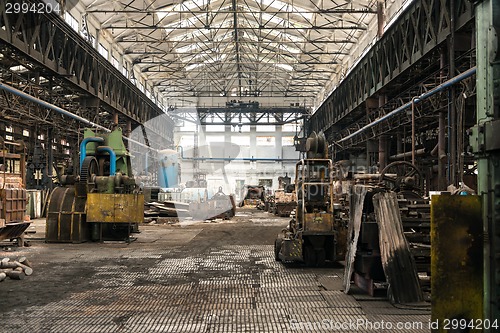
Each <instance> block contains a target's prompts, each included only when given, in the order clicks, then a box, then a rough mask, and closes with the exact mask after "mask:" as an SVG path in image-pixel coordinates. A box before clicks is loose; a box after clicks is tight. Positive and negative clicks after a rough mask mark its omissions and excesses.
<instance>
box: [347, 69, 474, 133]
mask: <svg viewBox="0 0 500 333" xmlns="http://www.w3.org/2000/svg"><path fill="white" fill-rule="evenodd" d="M474 74H476V66H474V67H472V68H470V69H468V70H466V71H465V72H463V73H461V74H459V75H457V76H455V77H454V78H452V79H449V80H448V81H446V82H444V83H442V84H440V85H439V86H437V87H436V88H434V89H432V90H429V91H428V92H426V93H423V94H422V95H420V96H418V97H416V98H415V99H414V103H415V104H416V103H420V102H422V101H423V100H425V99H427V98H429V97H431V96H432V95H434V94H437V93H438V92H440V91H442V90H444V89H446V88H449V87H451V86H452V85H454V84H456V83H458V82H460V81H462V80H464V79H466V78H468V77H471V76H472V75H474ZM411 105H412V102H408V103H406V104H404V105H402V106H400V107H399V108H397V109H395V110H393V111H391V112H389V113H388V114H386V115H385V116H383V117H381V118H379V119H377V120H374V121H372V122H371V123H369V124H367V125H365V126H363V127H362V128H360V129H359V130H357V131H356V132H354V133H351V134H349V135H348V136H346V137H343V138H342V139H340V140H339V141H338V142H339V143H340V142H343V141H347V140H349V139H351V138H353V137H355V136H357V135H359V134H361V133H363V132H365V131H366V130H368V129H370V128H372V127H373V126H375V125H377V124H380V123H381V122H383V121H385V120H387V119H389V118H392V117H394V116H395V115H397V114H399V113H401V112H403V111H404V110H406V109H408V108H410V107H411Z"/></svg>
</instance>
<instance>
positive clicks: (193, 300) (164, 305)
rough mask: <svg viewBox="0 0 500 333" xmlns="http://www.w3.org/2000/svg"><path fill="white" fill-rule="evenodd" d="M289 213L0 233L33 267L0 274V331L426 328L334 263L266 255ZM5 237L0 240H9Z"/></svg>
mask: <svg viewBox="0 0 500 333" xmlns="http://www.w3.org/2000/svg"><path fill="white" fill-rule="evenodd" d="M287 223H288V219H287V218H276V217H274V216H273V215H269V214H267V213H265V212H260V211H257V210H248V209H247V210H239V211H238V214H237V217H236V218H234V219H233V220H231V221H225V222H212V223H194V224H189V225H178V224H177V225H143V226H141V233H140V234H137V235H136V236H137V238H138V239H137V241H135V242H132V243H131V244H126V243H105V244H96V243H84V244H47V243H44V242H43V240H42V239H43V233H44V232H43V231H44V221H37V222H36V223H34V224H33V227H32V228H31V229H32V230H36V233H35V234H31V235H30V236H29V237H31V241H30V243H31V245H32V246H31V247H27V248H16V247H12V246H10V245H9V243H5V242H4V243H0V258H3V257H10V258H16V257H18V256H26V257H28V258H29V259H30V260H31V262H32V264H33V266H34V274H33V275H32V276H29V277H26V278H25V279H24V280H22V281H14V280H10V279H7V280H5V281H4V282H1V283H0V332H2V333H7V332H29V333H38V332H43V333H49V332H64V333H73V332H75V333H76V332H83V333H90V332H178V333H184V332H317V331H321V332H328V331H330V332H331V331H340V332H430V330H429V329H428V322H429V320H430V312H429V309H428V308H418V309H415V308H414V309H409V308H401V307H397V308H396V307H394V306H392V305H391V304H390V303H389V302H387V301H386V300H384V299H374V298H370V297H367V296H365V295H363V294H361V293H356V292H355V293H354V295H345V294H344V293H343V292H342V291H341V289H342V287H341V285H342V284H341V278H342V274H343V266H342V265H340V264H336V265H330V266H329V267H326V268H306V267H303V266H301V265H293V266H284V265H283V264H282V263H280V262H276V261H275V260H274V255H273V245H272V244H273V242H274V238H275V235H276V234H277V233H278V232H279V230H281V229H282V228H283V227H284V226H286V225H287ZM9 248H10V250H9Z"/></svg>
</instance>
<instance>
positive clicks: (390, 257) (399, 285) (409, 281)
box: [373, 192, 423, 303]
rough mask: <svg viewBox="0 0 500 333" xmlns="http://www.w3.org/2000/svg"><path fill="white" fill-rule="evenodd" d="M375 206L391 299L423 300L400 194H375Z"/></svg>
mask: <svg viewBox="0 0 500 333" xmlns="http://www.w3.org/2000/svg"><path fill="white" fill-rule="evenodd" d="M373 205H374V208H375V217H376V220H377V224H378V227H379V228H378V229H379V238H380V240H379V244H380V254H381V259H382V266H383V268H384V272H385V276H386V279H387V282H388V283H389V285H390V291H391V292H390V296H391V298H392V299H393V300H394V302H396V303H415V302H422V301H423V294H422V290H421V289H420V284H419V280H418V275H417V268H416V265H415V261H414V260H413V256H412V255H411V252H410V248H409V245H408V242H407V241H406V238H405V235H404V233H403V224H402V222H401V215H400V212H399V206H398V200H397V195H396V193H394V192H386V193H377V194H375V195H374V196H373Z"/></svg>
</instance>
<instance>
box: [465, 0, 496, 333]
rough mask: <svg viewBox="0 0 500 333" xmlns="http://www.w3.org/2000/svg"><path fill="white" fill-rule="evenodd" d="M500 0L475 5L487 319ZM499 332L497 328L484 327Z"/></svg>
mask: <svg viewBox="0 0 500 333" xmlns="http://www.w3.org/2000/svg"><path fill="white" fill-rule="evenodd" d="M499 23H500V3H499V2H498V1H497V0H483V1H479V2H478V3H477V5H476V41H477V47H476V50H477V54H476V56H477V76H476V78H477V125H476V126H475V127H474V128H473V135H472V140H471V142H472V144H473V149H474V152H475V156H476V159H477V166H478V167H477V172H478V192H479V195H480V196H481V200H482V210H483V232H484V234H485V236H486V237H485V242H484V319H485V320H486V319H489V320H490V321H493V320H495V319H496V320H497V324H500V323H499V322H498V320H499V318H500V140H499V138H500V137H499V135H498V133H499V131H500V53H499V52H498V45H499V44H500V43H499V42H500V38H499V32H500V26H499ZM484 331H485V332H496V331H497V329H493V328H492V329H490V330H484Z"/></svg>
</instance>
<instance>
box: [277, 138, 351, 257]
mask: <svg viewBox="0 0 500 333" xmlns="http://www.w3.org/2000/svg"><path fill="white" fill-rule="evenodd" d="M306 146H307V158H306V159H302V160H300V161H299V162H298V163H297V164H296V169H295V193H296V197H297V205H296V208H295V216H293V218H292V220H291V221H290V223H289V226H288V227H287V228H286V229H284V230H283V231H282V232H281V233H280V234H279V235H278V237H277V238H276V240H275V259H276V260H282V261H285V262H289V261H300V262H305V264H306V265H308V266H322V265H324V264H325V261H327V260H328V261H337V260H341V259H343V257H344V255H345V247H344V246H340V244H343V242H341V243H339V242H338V240H339V239H344V238H345V237H346V232H347V230H346V228H345V227H344V226H343V225H341V224H340V221H339V220H337V219H336V218H335V216H334V202H333V177H332V175H333V165H332V161H331V160H330V159H328V153H327V142H326V138H325V136H324V134H323V133H320V134H318V135H316V133H314V132H313V133H312V134H311V136H310V137H309V138H308V139H307V142H306Z"/></svg>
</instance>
